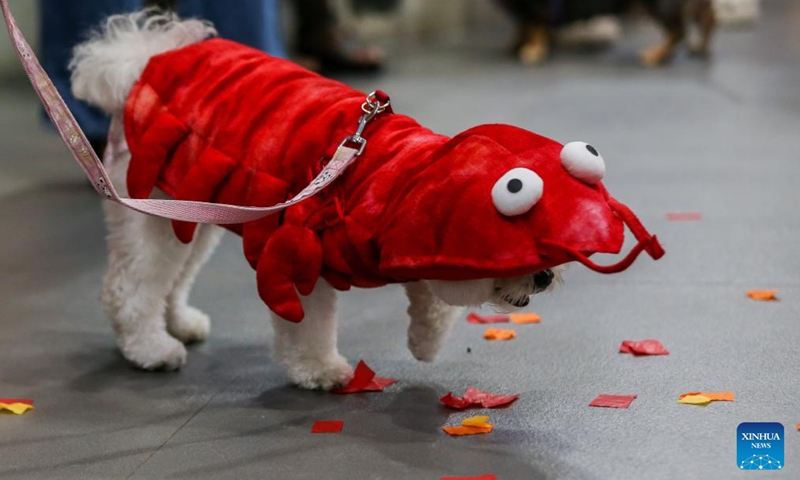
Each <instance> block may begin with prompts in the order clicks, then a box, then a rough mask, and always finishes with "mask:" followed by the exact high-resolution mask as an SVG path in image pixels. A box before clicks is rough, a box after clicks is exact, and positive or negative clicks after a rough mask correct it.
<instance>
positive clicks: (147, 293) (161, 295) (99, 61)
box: [71, 11, 555, 389]
mask: <svg viewBox="0 0 800 480" xmlns="http://www.w3.org/2000/svg"><path fill="white" fill-rule="evenodd" d="M214 33H215V32H214V29H213V27H212V26H211V25H209V24H208V23H205V22H201V21H198V20H185V21H180V20H179V19H177V18H176V17H174V16H173V15H171V14H163V13H154V12H152V11H145V12H142V13H137V14H132V15H126V16H114V17H111V18H110V19H109V20H108V21H107V23H106V25H105V27H104V28H103V29H102V31H101V32H98V33H97V34H96V35H95V36H94V37H93V38H91V39H90V40H89V41H87V42H86V43H84V44H82V45H80V46H78V47H77V48H76V50H75V57H74V60H73V62H72V65H71V68H72V71H73V77H72V80H73V91H74V93H75V95H76V97H78V98H80V99H83V100H86V101H88V102H90V103H92V104H94V105H97V106H99V107H101V108H103V109H104V110H105V111H107V112H108V113H109V114H111V115H112V117H113V122H112V128H113V129H121V128H122V125H121V123H122V112H123V108H124V105H125V102H126V98H127V96H128V94H129V92H130V90H131V88H132V86H133V85H134V83H135V82H136V81H137V79H138V78H139V76H140V75H141V73H142V71H143V69H144V68H145V66H146V65H147V63H148V60H149V59H150V58H151V57H152V56H154V55H157V54H160V53H162V52H166V51H169V50H173V49H177V48H180V47H184V46H187V45H189V44H192V43H196V42H200V41H202V40H204V39H206V38H207V37H209V36H213V35H214ZM118 131H121V130H118ZM129 160H130V154H129V152H127V151H126V150H124V149H123V151H119V152H117V154H116V156H115V157H114V158H112V159H110V161H109V163H108V164H107V165H106V167H107V169H108V171H109V174H110V176H111V178H112V180H113V182H114V183H115V185H116V186H117V188H118V190H119V191H120V194H122V195H126V194H127V191H126V189H125V188H124V185H125V183H126V182H125V179H126V171H127V169H128V165H129ZM154 197H158V198H166V196H165V195H164V194H163V193H161V192H156V193H155V194H154ZM104 208H105V213H106V223H107V225H108V230H109V236H108V249H109V260H108V271H107V273H106V276H105V280H104V285H103V292H102V297H101V298H102V304H103V307H104V309H105V311H106V313H107V315H108V316H109V317H110V319H111V321H112V324H113V327H114V331H115V332H116V336H117V342H118V344H119V348H120V349H121V351H122V354H123V355H124V356H125V358H127V359H128V360H129V361H131V362H132V363H134V364H135V365H137V366H139V367H141V368H143V369H147V370H154V369H167V370H173V369H177V368H179V367H180V366H181V365H183V364H184V363H185V361H186V348H185V347H184V344H185V343H189V342H197V341H202V340H204V339H205V338H206V336H207V335H208V333H209V328H210V320H209V317H208V316H207V315H206V314H205V313H203V312H201V311H200V310H198V309H196V308H194V307H192V306H191V305H189V303H188V298H189V292H190V289H191V287H192V284H193V282H194V280H195V277H196V275H197V273H198V272H199V270H200V268H201V266H202V265H203V264H204V262H205V261H206V260H207V259H208V258H209V256H210V254H211V252H212V251H213V249H214V247H215V246H216V245H217V244H218V243H219V240H220V236H221V235H222V233H223V230H222V228H220V227H219V226H215V225H201V226H200V227H199V229H198V231H197V233H196V235H195V238H194V240H193V241H192V243H191V244H188V245H187V244H182V243H180V242H179V241H178V240H177V239H176V238H175V235H174V234H173V231H172V229H171V227H170V222H169V220H166V219H163V218H157V217H152V216H147V215H143V214H140V213H137V212H135V211H132V210H128V209H127V208H126V207H123V206H121V205H119V204H116V203H113V202H106V203H105V204H104ZM554 277H555V274H554V273H553V271H552V270H551V269H545V270H541V271H538V272H535V273H533V274H530V275H524V276H518V277H513V278H505V279H483V280H470V281H424V280H421V281H416V282H411V283H407V284H405V289H406V292H407V294H408V298H409V301H410V306H409V308H408V313H409V316H410V318H411V325H410V327H409V330H408V347H409V349H410V350H411V352H412V354H413V355H414V356H415V357H416V358H417V359H419V360H422V361H431V360H433V358H434V356H435V355H436V353H437V351H438V350H439V348H440V347H441V345H442V342H443V340H444V338H445V337H446V336H447V333H448V332H449V330H450V328H451V327H452V325H453V323H454V321H455V320H456V318H457V317H458V316H459V313H460V311H461V310H460V308H459V306H467V305H469V306H474V305H480V304H484V303H487V302H489V303H492V304H494V305H496V306H498V307H500V308H513V307H521V306H525V305H527V303H528V301H529V300H528V299H529V296H530V295H532V294H534V293H537V292H540V291H543V290H545V289H547V288H548V287H549V286H550V284H551V283H552V281H553V279H554ZM335 301H336V295H335V291H334V289H333V288H332V287H331V286H330V285H329V284H328V283H327V282H325V281H324V280H322V279H320V280H319V282H318V283H317V285H316V287H315V289H314V291H313V292H312V293H311V294H310V295H308V296H305V297H302V298H301V303H302V306H303V309H304V311H305V318H304V320H303V321H302V322H301V323H290V322H287V321H285V320H283V319H281V318H279V317H277V316H276V315H274V314H273V319H272V323H273V326H274V329H275V335H274V348H273V354H274V358H275V360H276V361H277V362H279V363H280V364H281V365H283V366H284V367H285V368H286V371H287V373H288V375H289V377H290V378H291V380H292V381H293V382H294V383H296V384H297V385H299V386H301V387H303V388H309V389H315V388H321V389H330V388H333V387H335V386H337V385H341V384H343V383H346V382H347V381H348V379H349V378H351V376H352V368H351V367H350V365H349V364H348V362H347V360H346V359H345V358H344V357H342V356H341V355H340V354H339V352H338V351H337V346H336V315H335Z"/></svg>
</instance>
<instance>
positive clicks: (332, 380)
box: [287, 355, 353, 390]
mask: <svg viewBox="0 0 800 480" xmlns="http://www.w3.org/2000/svg"><path fill="white" fill-rule="evenodd" d="M287 374H288V375H289V378H291V379H292V382H294V384H295V385H297V386H298V387H300V388H305V389H307V390H332V389H334V388H337V387H341V386H342V385H346V384H347V382H349V381H350V379H352V378H353V367H351V366H350V364H349V363H347V359H345V358H344V357H342V356H341V355H337V356H336V357H334V358H333V359H328V360H323V359H317V358H305V359H295V360H294V361H293V362H291V363H290V364H288V365H287Z"/></svg>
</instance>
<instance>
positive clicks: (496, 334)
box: [483, 328, 517, 340]
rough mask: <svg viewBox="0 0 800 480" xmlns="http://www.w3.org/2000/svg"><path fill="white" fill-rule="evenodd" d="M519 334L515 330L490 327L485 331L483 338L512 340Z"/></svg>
mask: <svg viewBox="0 0 800 480" xmlns="http://www.w3.org/2000/svg"><path fill="white" fill-rule="evenodd" d="M516 336H517V332H515V331H514V330H505V329H502V328H490V329H488V330H486V331H485V332H484V333H483V338H485V339H486V340H511V339H512V338H515V337H516Z"/></svg>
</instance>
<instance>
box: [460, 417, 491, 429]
mask: <svg viewBox="0 0 800 480" xmlns="http://www.w3.org/2000/svg"><path fill="white" fill-rule="evenodd" d="M487 425H489V416H488V415H476V416H474V417H469V418H467V419H464V421H463V422H461V426H462V427H485V426H487Z"/></svg>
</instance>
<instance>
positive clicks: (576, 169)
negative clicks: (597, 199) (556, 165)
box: [561, 142, 606, 185]
mask: <svg viewBox="0 0 800 480" xmlns="http://www.w3.org/2000/svg"><path fill="white" fill-rule="evenodd" d="M561 165H563V166H564V168H565V169H566V170H567V172H569V174H570V175H572V176H573V177H575V178H577V179H578V180H580V181H582V182H585V183H588V184H590V185H594V184H595V183H597V182H599V181H600V180H602V179H603V176H604V175H605V174H606V162H604V161H603V157H601V156H600V154H599V153H597V150H596V149H595V148H594V147H593V146H591V145H589V144H588V143H586V142H569V143H568V144H566V145H564V148H562V149H561Z"/></svg>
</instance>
